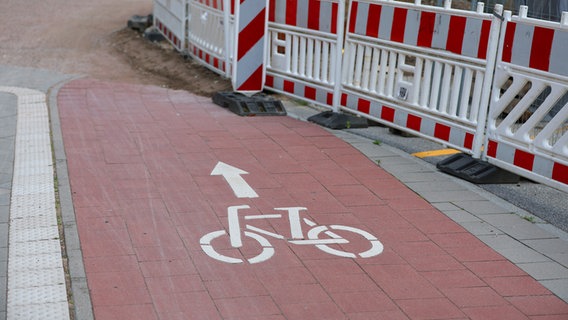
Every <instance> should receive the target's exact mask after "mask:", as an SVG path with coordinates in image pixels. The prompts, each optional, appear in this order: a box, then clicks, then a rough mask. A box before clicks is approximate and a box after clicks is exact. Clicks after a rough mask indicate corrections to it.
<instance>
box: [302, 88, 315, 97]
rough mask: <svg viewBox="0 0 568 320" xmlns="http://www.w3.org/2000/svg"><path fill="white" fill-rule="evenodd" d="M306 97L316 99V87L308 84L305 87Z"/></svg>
mask: <svg viewBox="0 0 568 320" xmlns="http://www.w3.org/2000/svg"><path fill="white" fill-rule="evenodd" d="M304 97H306V98H308V99H311V100H316V89H315V88H312V87H308V86H306V87H304Z"/></svg>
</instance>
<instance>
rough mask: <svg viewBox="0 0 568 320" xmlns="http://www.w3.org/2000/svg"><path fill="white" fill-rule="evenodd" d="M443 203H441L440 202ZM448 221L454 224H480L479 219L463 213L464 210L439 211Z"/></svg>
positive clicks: (465, 212)
mask: <svg viewBox="0 0 568 320" xmlns="http://www.w3.org/2000/svg"><path fill="white" fill-rule="evenodd" d="M441 203H443V202H441ZM440 211H442V212H443V213H444V214H445V215H446V216H448V217H449V218H450V219H452V220H454V221H455V222H457V223H459V224H461V225H462V226H463V223H467V222H481V219H479V218H478V217H476V216H474V215H473V214H471V213H469V212H467V211H465V210H440Z"/></svg>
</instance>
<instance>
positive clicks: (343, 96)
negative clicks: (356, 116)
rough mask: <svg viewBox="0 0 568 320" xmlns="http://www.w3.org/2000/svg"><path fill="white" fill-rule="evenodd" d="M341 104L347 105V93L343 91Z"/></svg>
mask: <svg viewBox="0 0 568 320" xmlns="http://www.w3.org/2000/svg"><path fill="white" fill-rule="evenodd" d="M328 98H329V97H328ZM341 105H342V106H344V107H347V95H346V94H345V93H344V94H342V95H341Z"/></svg>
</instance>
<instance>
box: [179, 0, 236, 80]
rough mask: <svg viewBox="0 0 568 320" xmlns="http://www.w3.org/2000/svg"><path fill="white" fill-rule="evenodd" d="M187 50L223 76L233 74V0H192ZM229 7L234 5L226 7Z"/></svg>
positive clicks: (190, 3)
mask: <svg viewBox="0 0 568 320" xmlns="http://www.w3.org/2000/svg"><path fill="white" fill-rule="evenodd" d="M187 7H188V10H189V18H188V28H187V29H188V31H187V42H188V47H187V52H188V53H189V55H190V56H191V57H192V58H193V59H195V60H197V61H199V62H201V64H203V65H204V66H205V67H207V68H209V69H211V70H212V71H214V72H217V73H219V74H221V75H223V76H227V77H229V76H230V74H231V55H232V48H233V46H232V38H233V36H232V34H233V32H234V30H233V24H232V22H231V21H232V19H231V12H232V8H233V7H234V1H233V0H188V6H187ZM225 8H231V11H230V10H225Z"/></svg>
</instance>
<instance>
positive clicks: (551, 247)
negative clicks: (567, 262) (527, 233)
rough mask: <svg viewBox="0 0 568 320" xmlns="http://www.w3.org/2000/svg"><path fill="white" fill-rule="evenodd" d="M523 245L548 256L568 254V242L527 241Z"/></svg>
mask: <svg viewBox="0 0 568 320" xmlns="http://www.w3.org/2000/svg"><path fill="white" fill-rule="evenodd" d="M523 243H525V244H526V245H528V246H529V247H531V248H533V249H535V250H536V251H538V252H542V253H544V254H546V255H548V254H568V242H567V241H565V240H562V239H542V240H525V241H523Z"/></svg>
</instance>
